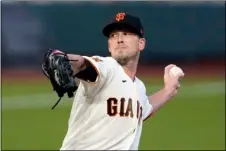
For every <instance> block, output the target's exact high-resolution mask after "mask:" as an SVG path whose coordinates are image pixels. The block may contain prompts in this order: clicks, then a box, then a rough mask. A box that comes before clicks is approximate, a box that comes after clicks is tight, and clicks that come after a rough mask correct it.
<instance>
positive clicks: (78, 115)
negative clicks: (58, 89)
mask: <svg viewBox="0 0 226 151" xmlns="http://www.w3.org/2000/svg"><path fill="white" fill-rule="evenodd" d="M83 57H84V58H85V59H87V60H88V61H89V62H90V63H91V64H92V65H93V66H94V68H95V69H96V71H97V72H98V77H97V79H96V81H95V82H87V81H84V80H82V79H81V80H80V84H79V87H78V90H77V92H76V95H75V98H74V101H73V105H72V110H71V114H70V118H69V122H68V131H67V134H66V136H65V138H64V141H63V144H62V147H61V149H60V150H129V149H138V144H139V140H140V135H141V129H142V122H143V119H144V118H145V117H147V116H148V115H149V114H150V113H151V111H152V106H151V104H149V101H148V98H147V96H146V89H145V87H144V84H143V83H142V82H141V81H140V80H139V79H138V78H136V79H135V80H134V81H133V80H132V79H131V78H130V77H129V76H128V75H127V74H126V73H125V71H124V70H123V68H122V66H121V65H120V64H119V63H118V62H117V61H116V60H115V59H113V58H112V57H99V56H95V57H87V56H83Z"/></svg>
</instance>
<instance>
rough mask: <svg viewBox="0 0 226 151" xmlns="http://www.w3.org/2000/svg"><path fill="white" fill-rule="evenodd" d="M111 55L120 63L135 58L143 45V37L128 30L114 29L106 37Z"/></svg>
mask: <svg viewBox="0 0 226 151" xmlns="http://www.w3.org/2000/svg"><path fill="white" fill-rule="evenodd" d="M108 47H109V51H110V53H111V56H112V57H113V58H115V59H116V60H117V61H118V62H119V63H121V64H122V65H124V64H126V63H127V62H128V61H130V60H131V59H133V58H135V57H136V56H137V55H138V53H139V52H140V51H141V50H143V49H144V47H145V39H144V38H140V37H139V36H138V35H137V34H134V33H132V32H130V31H128V30H115V31H113V32H111V34H110V35H109V39H108Z"/></svg>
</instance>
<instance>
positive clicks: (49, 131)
mask: <svg viewBox="0 0 226 151" xmlns="http://www.w3.org/2000/svg"><path fill="white" fill-rule="evenodd" d="M143 79H144V81H145V85H146V87H147V91H148V93H150V94H151V93H153V92H155V91H156V90H158V89H160V88H161V85H162V82H161V81H160V80H159V79H152V80H145V79H147V78H143ZM181 84H182V87H181V89H180V92H179V94H178V95H177V96H176V97H175V98H174V99H173V100H171V101H170V102H169V103H168V104H167V105H166V106H164V107H163V108H162V109H161V110H160V111H159V112H158V113H156V114H155V116H153V117H152V118H151V119H149V120H147V121H145V124H144V128H143V134H142V138H141V144H140V149H149V150H162V149H167V150H169V149H170V150H177V149H187V150H190V149H209V150H210V149H212V150H218V149H219V150H220V149H221V150H222V149H225V79H223V78H199V79H195V78H194V79H184V80H183V81H182V83H181ZM51 89H52V88H51V86H50V84H49V83H46V81H43V82H42V81H34V82H29V81H27V82H25V84H24V83H22V82H15V81H11V82H9V81H8V82H7V81H3V84H2V149H3V150H25V149H27V150H34V149H36V150H50V149H52V150H55V149H56V150H57V149H59V148H60V146H61V143H62V140H63V138H64V135H65V134H66V131H67V122H68V118H69V114H70V109H71V103H72V100H71V99H68V98H66V97H65V98H64V99H63V100H62V101H61V103H60V104H59V105H58V106H57V107H56V109H55V110H51V107H52V105H53V104H54V103H55V102H56V101H57V99H58V98H57V96H56V95H55V92H53V91H52V90H51Z"/></svg>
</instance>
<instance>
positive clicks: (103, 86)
mask: <svg viewBox="0 0 226 151" xmlns="http://www.w3.org/2000/svg"><path fill="white" fill-rule="evenodd" d="M103 34H104V36H106V37H107V39H108V50H109V52H110V54H111V56H109V57H101V56H92V57H88V56H81V55H78V54H66V53H64V52H62V51H60V50H49V51H48V52H47V53H46V55H45V59H44V63H43V64H42V69H43V71H44V73H45V75H46V76H47V77H48V78H49V79H50V81H51V84H52V85H53V88H54V90H55V91H56V92H57V94H58V96H59V97H63V96H64V94H65V93H67V94H68V96H69V97H73V95H74V94H75V96H74V101H73V105H72V109H71V114H70V118H69V121H68V131H67V133H66V135H65V138H64V140H63V143H62V146H61V148H60V150H138V147H139V141H140V136H141V132H142V124H143V121H144V120H145V119H147V118H148V117H150V115H153V114H154V113H155V112H156V111H158V110H159V109H160V108H161V107H162V106H163V105H164V104H165V103H166V102H167V101H169V100H170V99H171V98H172V97H173V96H175V95H176V94H177V90H178V88H179V87H180V84H179V80H178V79H179V78H180V77H183V76H184V74H183V73H180V74H177V75H176V76H171V75H170V74H169V73H170V69H171V68H172V67H175V65H172V64H171V65H168V66H167V67H166V68H165V73H164V79H163V80H164V86H163V88H162V89H161V90H159V91H158V92H156V93H154V94H153V95H151V96H147V94H146V88H145V86H144V84H143V82H142V81H141V80H140V79H138V77H136V71H137V66H138V61H139V56H140V53H141V51H142V50H144V48H145V43H146V40H145V38H144V29H143V26H142V24H141V21H140V19H139V18H138V17H136V16H132V15H129V14H126V13H118V14H116V16H115V17H114V18H113V21H112V22H110V23H109V24H107V25H106V26H105V27H104V28H103ZM75 91H76V93H74V92H75ZM58 102H59V101H58ZM58 102H57V103H58ZM54 107H55V106H54Z"/></svg>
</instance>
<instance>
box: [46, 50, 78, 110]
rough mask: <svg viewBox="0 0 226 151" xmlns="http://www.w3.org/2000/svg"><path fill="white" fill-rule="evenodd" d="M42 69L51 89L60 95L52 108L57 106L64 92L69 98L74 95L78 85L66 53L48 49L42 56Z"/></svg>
mask: <svg viewBox="0 0 226 151" xmlns="http://www.w3.org/2000/svg"><path fill="white" fill-rule="evenodd" d="M74 61H76V60H74ZM42 71H43V73H44V74H45V75H46V76H47V77H48V79H49V80H50V82H51V84H52V87H53V91H56V93H57V95H58V96H59V97H60V98H59V100H58V101H57V102H56V104H55V105H54V106H53V107H52V109H54V108H55V107H56V106H57V104H58V103H59V102H60V100H61V98H62V97H63V96H64V94H65V93H67V94H68V97H69V98H71V97H73V96H74V94H73V92H75V91H76V90H77V88H78V86H77V84H76V81H75V78H74V76H73V70H72V66H71V63H70V60H69V59H68V57H67V55H66V53H63V52H61V51H59V50H53V49H49V51H48V52H47V53H46V54H45V56H44V62H43V63H42Z"/></svg>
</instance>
